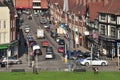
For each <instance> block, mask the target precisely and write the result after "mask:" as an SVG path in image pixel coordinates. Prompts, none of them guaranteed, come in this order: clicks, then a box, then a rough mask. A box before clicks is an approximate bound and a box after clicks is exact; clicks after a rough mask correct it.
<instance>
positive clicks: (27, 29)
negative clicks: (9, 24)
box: [25, 25, 30, 33]
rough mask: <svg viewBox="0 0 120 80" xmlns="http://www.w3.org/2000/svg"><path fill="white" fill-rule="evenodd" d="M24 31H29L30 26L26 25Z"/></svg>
mask: <svg viewBox="0 0 120 80" xmlns="http://www.w3.org/2000/svg"><path fill="white" fill-rule="evenodd" d="M25 32H26V33H29V32H30V27H29V26H28V25H26V26H25Z"/></svg>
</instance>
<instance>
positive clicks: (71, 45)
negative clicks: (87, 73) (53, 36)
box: [51, 25, 89, 52]
mask: <svg viewBox="0 0 120 80" xmlns="http://www.w3.org/2000/svg"><path fill="white" fill-rule="evenodd" d="M56 29H57V27H55V25H51V30H52V31H55V30H56ZM58 35H60V37H61V38H63V39H64V40H65V43H66V44H68V39H67V38H65V34H58ZM70 38H71V39H70V49H71V50H74V47H73V40H74V39H73V33H70ZM76 50H81V51H82V52H86V51H89V50H88V49H86V48H84V47H83V46H80V45H79V46H78V47H76Z"/></svg>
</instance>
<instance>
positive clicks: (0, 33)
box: [0, 33, 1, 43]
mask: <svg viewBox="0 0 120 80" xmlns="http://www.w3.org/2000/svg"><path fill="white" fill-rule="evenodd" d="M0 43H1V33H0Z"/></svg>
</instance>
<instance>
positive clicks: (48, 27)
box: [44, 24, 50, 32]
mask: <svg viewBox="0 0 120 80" xmlns="http://www.w3.org/2000/svg"><path fill="white" fill-rule="evenodd" d="M44 28H45V30H46V31H48V32H49V31H50V26H49V25H48V24H45V25H44Z"/></svg>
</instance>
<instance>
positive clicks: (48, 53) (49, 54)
mask: <svg viewBox="0 0 120 80" xmlns="http://www.w3.org/2000/svg"><path fill="white" fill-rule="evenodd" d="M52 58H54V52H53V48H52V47H51V46H48V47H47V48H46V54H45V59H52Z"/></svg>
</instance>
